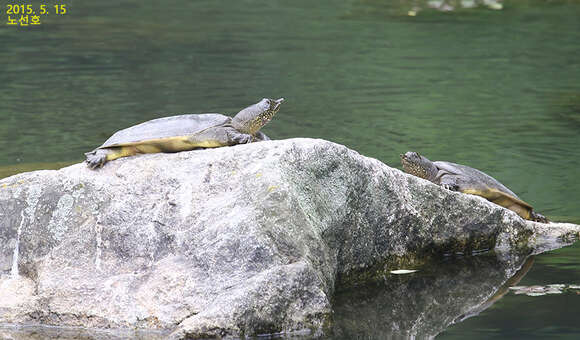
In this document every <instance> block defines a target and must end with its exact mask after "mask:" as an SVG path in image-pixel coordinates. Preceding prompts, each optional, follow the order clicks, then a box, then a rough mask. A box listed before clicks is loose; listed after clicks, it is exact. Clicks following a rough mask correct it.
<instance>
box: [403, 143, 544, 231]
mask: <svg viewBox="0 0 580 340" xmlns="http://www.w3.org/2000/svg"><path fill="white" fill-rule="evenodd" d="M401 163H402V164H403V169H404V170H405V171H406V172H408V173H410V174H412V175H415V176H417V177H421V178H424V179H427V180H429V181H431V182H433V183H435V184H438V185H441V186H442V187H444V188H446V189H449V190H454V191H459V192H462V193H465V194H472V195H478V196H481V197H483V198H486V199H487V200H489V201H491V202H493V203H495V204H497V205H501V206H502V207H504V208H508V209H510V210H513V211H515V212H516V213H517V214H518V215H520V216H521V217H523V218H525V219H527V220H532V221H537V222H543V223H548V219H547V218H546V217H544V216H543V215H541V214H538V213H536V212H534V209H533V208H532V206H531V205H529V204H528V203H526V202H524V201H522V200H521V199H519V198H518V196H517V195H516V194H514V193H513V192H512V191H511V190H510V189H508V188H506V187H505V186H504V185H503V184H501V183H500V182H498V181H497V180H496V179H494V178H493V177H491V176H489V175H486V174H484V173H483V172H481V171H479V170H477V169H474V168H470V167H468V166H465V165H461V164H455V163H451V162H444V161H437V162H431V161H430V160H428V159H427V158H425V157H423V156H421V155H419V154H418V153H416V152H411V151H409V152H407V153H406V154H404V155H401Z"/></svg>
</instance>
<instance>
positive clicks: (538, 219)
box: [530, 211, 550, 223]
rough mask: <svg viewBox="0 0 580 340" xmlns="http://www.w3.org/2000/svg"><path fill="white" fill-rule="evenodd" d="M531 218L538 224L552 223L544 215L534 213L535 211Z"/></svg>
mask: <svg viewBox="0 0 580 340" xmlns="http://www.w3.org/2000/svg"><path fill="white" fill-rule="evenodd" d="M530 217H531V220H532V221H536V222H540V223H548V222H550V221H548V219H547V218H546V216H544V215H542V214H538V213H537V212H534V211H532V213H531V214H530Z"/></svg>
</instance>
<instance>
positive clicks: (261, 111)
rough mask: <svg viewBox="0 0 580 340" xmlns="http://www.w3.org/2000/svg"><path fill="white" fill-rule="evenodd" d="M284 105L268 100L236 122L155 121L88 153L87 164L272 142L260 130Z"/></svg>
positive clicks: (195, 117) (212, 116)
mask: <svg viewBox="0 0 580 340" xmlns="http://www.w3.org/2000/svg"><path fill="white" fill-rule="evenodd" d="M283 101H284V98H280V99H277V100H274V99H268V98H264V99H262V100H261V101H259V102H258V103H256V104H254V105H251V106H248V107H246V108H245V109H243V110H242V111H240V112H239V113H238V114H237V115H235V116H234V117H233V118H231V117H228V116H224V115H222V114H219V113H204V114H186V115H179V116H172V117H164V118H158V119H153V120H150V121H147V122H144V123H141V124H139V125H135V126H132V127H130V128H127V129H124V130H120V131H117V132H116V133H115V134H114V135H112V136H111V137H110V138H109V139H107V141H106V142H105V143H104V144H103V145H101V146H99V147H98V148H96V149H95V150H93V151H91V152H87V153H85V156H87V164H88V166H89V168H91V169H95V168H97V167H101V166H103V165H104V164H105V163H106V162H108V161H112V160H114V159H117V158H120V157H127V156H133V155H136V154H140V153H157V152H178V151H186V150H194V149H199V148H217V147H220V146H228V145H236V144H244V143H251V142H255V141H263V140H269V139H270V138H268V136H266V135H265V134H264V133H262V132H261V131H260V129H261V128H262V127H263V126H264V125H266V124H267V123H268V122H269V121H270V120H271V119H272V117H273V116H274V114H275V113H276V112H278V110H279V109H280V105H281V104H282V102H283Z"/></svg>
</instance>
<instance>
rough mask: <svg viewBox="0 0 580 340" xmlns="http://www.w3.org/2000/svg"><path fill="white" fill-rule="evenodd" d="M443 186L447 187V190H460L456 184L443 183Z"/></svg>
mask: <svg viewBox="0 0 580 340" xmlns="http://www.w3.org/2000/svg"><path fill="white" fill-rule="evenodd" d="M441 186H442V187H443V189H447V190H451V191H458V190H459V186H457V185H455V184H441Z"/></svg>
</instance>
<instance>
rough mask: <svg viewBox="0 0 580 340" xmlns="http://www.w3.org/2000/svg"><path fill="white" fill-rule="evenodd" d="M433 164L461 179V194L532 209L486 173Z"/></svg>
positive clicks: (456, 166) (447, 163)
mask: <svg viewBox="0 0 580 340" xmlns="http://www.w3.org/2000/svg"><path fill="white" fill-rule="evenodd" d="M433 164H434V165H435V166H436V167H437V168H438V169H439V170H444V171H445V172H447V173H449V174H450V175H455V176H459V177H460V180H459V181H458V183H457V184H458V185H459V191H460V192H463V193H467V194H472V195H478V196H482V197H484V198H486V199H488V200H490V201H492V202H494V203H496V204H499V205H501V206H504V207H509V206H511V205H512V204H518V205H521V206H522V207H525V208H526V209H532V206H531V205H529V204H528V203H526V202H524V201H522V200H521V199H520V198H519V197H518V196H517V195H516V194H514V193H513V192H512V191H511V190H510V189H508V188H507V187H506V186H505V185H503V184H501V183H500V182H499V181H498V180H496V179H495V178H493V177H491V176H489V175H488V174H486V173H484V172H481V171H479V170H477V169H474V168H472V167H469V166H466V165H461V164H455V163H451V162H445V161H437V162H433Z"/></svg>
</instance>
